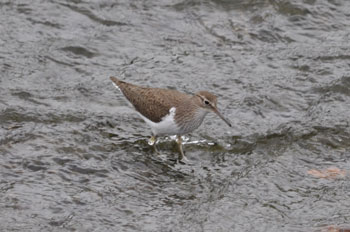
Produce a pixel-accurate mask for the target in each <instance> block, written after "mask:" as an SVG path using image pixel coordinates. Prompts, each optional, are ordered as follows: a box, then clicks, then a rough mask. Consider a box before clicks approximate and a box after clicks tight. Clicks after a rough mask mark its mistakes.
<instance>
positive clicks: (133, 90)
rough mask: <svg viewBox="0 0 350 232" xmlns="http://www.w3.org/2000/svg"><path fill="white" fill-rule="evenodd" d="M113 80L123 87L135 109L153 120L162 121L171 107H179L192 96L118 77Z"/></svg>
mask: <svg viewBox="0 0 350 232" xmlns="http://www.w3.org/2000/svg"><path fill="white" fill-rule="evenodd" d="M111 80H112V81H113V82H114V83H115V84H116V85H117V86H118V87H119V88H120V89H121V91H122V93H123V94H124V96H125V97H126V98H127V99H128V100H129V102H130V103H131V104H132V105H133V106H134V107H135V109H136V110H137V111H138V112H139V113H141V114H142V115H143V116H145V117H146V118H148V119H150V120H151V121H153V122H160V121H161V119H162V118H163V117H164V116H165V115H167V114H169V110H170V108H171V107H177V106H178V105H179V104H181V102H183V101H186V100H188V99H189V98H190V97H191V96H190V95H187V94H184V93H181V92H178V91H176V90H170V89H159V88H145V87H140V86H136V85H133V84H130V83H126V82H124V81H120V80H118V79H116V78H111Z"/></svg>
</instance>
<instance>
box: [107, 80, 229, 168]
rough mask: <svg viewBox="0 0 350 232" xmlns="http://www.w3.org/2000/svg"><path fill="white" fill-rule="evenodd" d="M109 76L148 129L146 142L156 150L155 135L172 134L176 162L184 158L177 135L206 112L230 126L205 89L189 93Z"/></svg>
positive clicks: (189, 129)
mask: <svg viewBox="0 0 350 232" xmlns="http://www.w3.org/2000/svg"><path fill="white" fill-rule="evenodd" d="M110 79H111V81H112V83H113V84H114V86H115V87H116V88H117V89H119V90H120V91H121V92H122V94H123V95H124V97H125V98H126V100H127V101H128V102H129V103H131V105H132V106H133V107H134V108H135V110H136V111H137V113H138V114H139V115H140V117H141V118H142V119H143V120H144V121H145V122H146V124H148V125H149V127H150V128H151V130H152V136H151V138H150V143H149V144H151V145H153V146H154V148H155V150H156V151H157V148H156V142H157V138H158V137H159V136H171V135H176V142H177V145H178V149H179V157H178V160H179V161H180V162H184V163H185V162H186V161H187V158H186V157H185V154H184V152H183V147H182V138H181V136H183V135H185V134H188V133H190V132H192V131H194V130H195V129H197V128H198V127H199V126H200V125H201V124H202V122H203V120H204V118H205V116H206V115H207V114H208V113H209V112H214V113H215V114H216V115H217V116H219V117H220V118H221V119H222V120H223V121H224V122H225V123H226V124H227V125H228V126H229V127H232V125H231V123H230V121H229V120H228V119H227V118H225V117H224V116H223V115H222V114H221V113H220V112H219V110H218V108H217V97H216V96H215V95H214V94H212V93H210V92H208V91H203V90H202V91H199V92H197V93H195V94H193V95H191V94H186V93H182V92H179V91H177V90H173V89H163V88H151V87H143V86H138V85H134V84H131V83H128V82H125V81H122V80H119V79H118V78H116V77H114V76H112V77H110Z"/></svg>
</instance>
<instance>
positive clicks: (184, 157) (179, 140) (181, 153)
mask: <svg viewBox="0 0 350 232" xmlns="http://www.w3.org/2000/svg"><path fill="white" fill-rule="evenodd" d="M176 143H177V145H178V146H179V151H180V155H179V161H181V162H186V161H187V158H186V156H185V154H184V151H183V149H182V138H181V136H180V135H177V136H176Z"/></svg>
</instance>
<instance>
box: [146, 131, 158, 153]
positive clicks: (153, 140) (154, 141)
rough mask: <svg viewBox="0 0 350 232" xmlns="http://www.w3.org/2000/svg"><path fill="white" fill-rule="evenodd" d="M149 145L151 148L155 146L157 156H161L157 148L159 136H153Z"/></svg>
mask: <svg viewBox="0 0 350 232" xmlns="http://www.w3.org/2000/svg"><path fill="white" fill-rule="evenodd" d="M148 144H149V145H151V146H153V149H154V151H155V152H156V153H157V154H159V151H158V149H157V146H156V144H157V136H155V135H153V136H152V137H151V138H150V139H149V141H148Z"/></svg>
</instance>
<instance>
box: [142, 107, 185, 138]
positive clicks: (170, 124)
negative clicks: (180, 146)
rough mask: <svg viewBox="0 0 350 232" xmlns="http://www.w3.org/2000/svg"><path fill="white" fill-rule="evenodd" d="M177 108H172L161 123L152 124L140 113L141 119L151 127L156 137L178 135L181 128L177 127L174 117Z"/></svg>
mask: <svg viewBox="0 0 350 232" xmlns="http://www.w3.org/2000/svg"><path fill="white" fill-rule="evenodd" d="M175 111H176V108H175V107H172V108H171V109H170V110H169V114H167V115H166V116H164V117H163V118H162V120H161V121H160V122H157V123H156V122H152V121H151V120H149V119H148V118H146V117H145V116H143V115H142V114H140V113H139V115H140V116H141V118H142V119H143V120H144V121H145V122H146V123H147V124H148V125H149V126H150V127H151V129H152V132H153V134H154V135H177V134H178V133H179V132H180V131H179V130H180V128H179V127H178V126H177V125H176V123H175V120H174V116H175Z"/></svg>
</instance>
